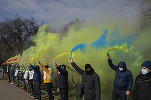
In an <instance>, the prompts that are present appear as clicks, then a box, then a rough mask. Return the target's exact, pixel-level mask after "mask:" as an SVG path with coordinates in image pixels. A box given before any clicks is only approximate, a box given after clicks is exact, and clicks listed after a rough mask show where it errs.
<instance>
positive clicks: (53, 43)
mask: <svg viewBox="0 0 151 100" xmlns="http://www.w3.org/2000/svg"><path fill="white" fill-rule="evenodd" d="M49 27H50V26H49V25H43V26H41V27H40V28H39V31H38V34H37V35H36V36H35V37H33V38H32V39H33V41H34V42H35V44H36V45H35V46H32V47H30V48H28V49H27V50H25V51H24V52H23V54H22V57H21V58H20V65H24V66H25V67H28V66H29V60H30V62H31V63H32V64H38V63H37V60H38V59H39V60H40V62H41V63H42V64H44V65H46V64H49V65H50V66H53V61H54V59H55V60H56V59H57V64H58V65H59V64H65V65H67V66H69V67H70V68H72V69H73V67H72V66H71V64H70V61H69V58H70V56H68V55H69V54H70V53H69V52H70V51H71V50H72V48H73V47H74V46H75V45H77V44H84V43H87V48H86V50H85V51H86V52H82V51H81V50H78V51H76V52H74V53H73V56H72V57H73V60H74V62H75V63H76V64H77V65H78V66H79V67H80V68H81V69H84V66H85V64H87V63H89V64H91V66H92V67H93V68H94V70H95V71H96V72H97V73H98V74H99V76H100V80H101V85H102V98H103V100H110V99H111V95H109V98H107V99H105V97H106V93H108V94H112V92H111V90H112V88H113V87H112V86H113V82H114V75H115V72H114V71H113V70H112V69H111V68H110V67H109V65H108V63H107V56H106V53H107V51H112V50H116V52H111V57H112V59H113V61H114V64H118V62H120V61H121V60H123V61H126V64H127V66H128V69H130V70H131V71H132V73H134V71H135V69H138V68H137V66H138V65H139V64H140V63H139V62H140V60H141V56H140V54H139V53H138V52H137V51H135V50H136V49H135V48H134V47H133V46H130V47H129V48H128V47H127V43H125V44H123V45H121V46H118V45H117V46H115V47H109V46H106V47H103V48H98V49H95V48H92V47H90V45H91V43H93V42H94V41H95V40H97V39H98V38H99V37H100V36H101V35H102V34H103V32H102V31H100V27H99V26H85V27H83V28H82V29H79V30H76V31H75V30H73V29H71V30H69V32H68V33H67V35H65V36H64V37H63V38H62V39H60V37H61V36H60V34H58V33H51V32H49V31H47V30H48V28H49ZM108 29H109V31H113V28H108ZM121 51H122V54H121ZM123 52H124V53H123ZM58 54H59V55H58ZM117 55H119V56H120V57H118V56H117ZM59 57H60V58H59ZM58 58H59V59H58ZM67 70H68V69H67ZM135 73H137V72H135ZM71 74H72V72H70V71H69V84H70V83H71ZM77 75H79V74H77ZM108 83H111V84H108ZM107 88H109V89H107Z"/></svg>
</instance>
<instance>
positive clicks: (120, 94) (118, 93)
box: [112, 88, 127, 100]
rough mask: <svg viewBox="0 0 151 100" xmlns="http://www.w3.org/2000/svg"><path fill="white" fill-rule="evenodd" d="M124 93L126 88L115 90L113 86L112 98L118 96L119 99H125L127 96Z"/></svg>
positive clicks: (116, 98)
mask: <svg viewBox="0 0 151 100" xmlns="http://www.w3.org/2000/svg"><path fill="white" fill-rule="evenodd" d="M125 93H126V90H116V89H115V88H114V89H113V97H112V100H118V98H120V100H127V96H126V94H125Z"/></svg>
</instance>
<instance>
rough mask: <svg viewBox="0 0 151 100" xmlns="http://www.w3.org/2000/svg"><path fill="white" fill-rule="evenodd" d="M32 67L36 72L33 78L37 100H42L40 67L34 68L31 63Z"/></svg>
mask: <svg viewBox="0 0 151 100" xmlns="http://www.w3.org/2000/svg"><path fill="white" fill-rule="evenodd" d="M30 67H31V68H32V69H33V70H34V76H33V84H34V86H35V94H36V97H35V99H38V100H41V90H40V84H41V72H40V70H39V69H40V67H39V66H35V67H34V66H33V65H31V63H30Z"/></svg>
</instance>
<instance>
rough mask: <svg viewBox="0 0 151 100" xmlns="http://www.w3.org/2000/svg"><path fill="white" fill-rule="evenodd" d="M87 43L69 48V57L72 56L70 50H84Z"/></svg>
mask: <svg viewBox="0 0 151 100" xmlns="http://www.w3.org/2000/svg"><path fill="white" fill-rule="evenodd" d="M86 46H87V44H86V43H85V44H77V45H76V46H75V47H73V49H72V50H71V55H70V57H72V52H74V51H77V50H78V49H80V50H82V51H83V52H85V48H86Z"/></svg>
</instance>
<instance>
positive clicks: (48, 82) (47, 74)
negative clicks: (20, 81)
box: [38, 60, 54, 100]
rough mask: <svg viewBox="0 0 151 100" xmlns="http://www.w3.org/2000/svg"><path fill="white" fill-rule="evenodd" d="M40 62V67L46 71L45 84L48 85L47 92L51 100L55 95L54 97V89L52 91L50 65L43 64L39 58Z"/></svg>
mask: <svg viewBox="0 0 151 100" xmlns="http://www.w3.org/2000/svg"><path fill="white" fill-rule="evenodd" d="M38 63H39V64H40V67H41V68H42V69H43V71H44V83H45V86H46V89H47V93H48V95H49V100H54V97H53V95H52V91H51V87H52V83H51V69H50V68H49V67H48V65H46V66H44V65H42V64H41V63H40V61H39V60H38Z"/></svg>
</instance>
